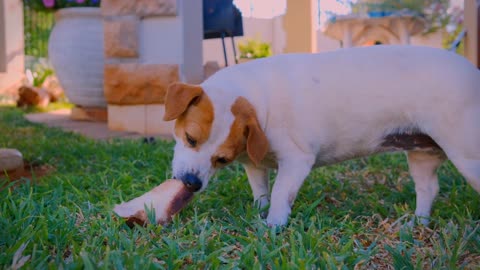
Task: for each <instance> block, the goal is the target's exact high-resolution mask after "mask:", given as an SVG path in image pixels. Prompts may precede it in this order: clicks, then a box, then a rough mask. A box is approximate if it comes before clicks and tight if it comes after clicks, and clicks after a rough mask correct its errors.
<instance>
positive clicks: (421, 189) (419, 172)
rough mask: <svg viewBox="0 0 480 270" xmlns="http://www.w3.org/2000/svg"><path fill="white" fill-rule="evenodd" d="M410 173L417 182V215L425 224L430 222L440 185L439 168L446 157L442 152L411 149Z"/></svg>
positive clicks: (409, 154)
mask: <svg viewBox="0 0 480 270" xmlns="http://www.w3.org/2000/svg"><path fill="white" fill-rule="evenodd" d="M407 159H408V166H409V169H410V174H411V176H412V178H413V181H414V182H415V192H416V201H417V207H416V209H415V215H416V216H417V217H419V218H420V222H421V223H422V224H424V225H427V224H428V221H429V217H430V210H431V208H432V203H433V200H434V199H435V197H436V195H437V193H438V190H439V186H438V178H437V168H438V167H439V166H440V165H441V164H442V162H443V161H444V160H445V159H446V158H445V155H444V154H443V153H442V152H435V153H432V152H422V151H409V152H408V153H407Z"/></svg>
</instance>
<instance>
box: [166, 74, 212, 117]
mask: <svg viewBox="0 0 480 270" xmlns="http://www.w3.org/2000/svg"><path fill="white" fill-rule="evenodd" d="M202 94H203V89H202V87H200V86H197V85H191V84H185V83H172V84H170V85H169V86H168V89H167V94H166V95H165V115H164V116H163V120H164V121H170V120H175V119H177V118H178V117H179V116H180V115H182V113H184V112H185V111H186V110H187V109H188V107H189V106H190V105H191V104H192V103H194V101H195V100H196V99H197V98H198V97H200V96H201V95H202Z"/></svg>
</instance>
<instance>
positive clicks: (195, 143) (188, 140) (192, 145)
mask: <svg viewBox="0 0 480 270" xmlns="http://www.w3.org/2000/svg"><path fill="white" fill-rule="evenodd" d="M185 138H186V139H187V142H188V144H189V145H190V146H191V147H195V146H197V140H195V139H194V138H192V136H190V135H189V134H188V133H185Z"/></svg>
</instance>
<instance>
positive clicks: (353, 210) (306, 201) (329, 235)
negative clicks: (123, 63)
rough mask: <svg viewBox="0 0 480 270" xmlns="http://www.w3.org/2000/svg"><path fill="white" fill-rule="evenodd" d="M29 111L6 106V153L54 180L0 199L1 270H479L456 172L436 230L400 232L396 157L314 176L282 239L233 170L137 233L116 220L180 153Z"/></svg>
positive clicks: (478, 251) (477, 238) (479, 212)
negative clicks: (33, 118)
mask: <svg viewBox="0 0 480 270" xmlns="http://www.w3.org/2000/svg"><path fill="white" fill-rule="evenodd" d="M23 113H24V112H23V111H21V110H18V109H15V108H11V107H0V147H12V148H17V149H19V150H20V151H21V152H23V154H24V157H25V158H26V160H28V161H29V162H32V163H36V164H49V165H52V166H54V167H55V168H56V170H55V172H54V173H52V174H51V175H49V176H47V177H45V178H42V179H37V180H36V181H35V183H33V181H27V182H26V183H25V184H23V185H20V186H19V187H17V188H15V189H2V190H1V191H0V198H2V200H1V202H0V228H1V230H0V268H9V267H13V268H15V267H17V266H20V265H22V263H25V265H24V267H25V268H41V269H43V268H54V269H56V268H65V269H79V268H86V269H96V268H101V269H199V268H200V269H217V268H222V269H307V268H308V269H312V268H313V269H374V268H377V269H478V268H479V267H480V221H479V219H480V207H479V206H480V195H479V194H478V193H476V192H475V191H474V190H473V189H472V188H471V187H470V186H468V185H467V184H466V183H465V181H464V180H463V178H462V176H461V175H460V174H459V173H458V172H457V171H456V169H455V168H454V167H453V166H452V165H451V164H450V163H446V164H445V165H443V166H442V168H441V169H440V171H439V177H440V187H441V191H440V195H439V197H438V198H437V200H436V201H435V204H434V208H433V217H432V223H431V225H430V227H429V228H427V227H423V226H418V227H415V228H414V229H413V230H410V229H408V227H406V226H402V224H404V223H405V222H406V221H407V220H409V219H410V217H411V213H412V212H413V210H414V207H415V199H414V198H415V193H414V186H413V183H412V181H411V180H410V178H409V175H408V173H407V165H406V161H405V158H404V156H403V155H402V154H389V155H377V156H374V157H370V158H365V159H358V160H353V161H350V162H345V163H342V164H339V165H336V166H329V167H325V168H319V169H317V170H315V171H313V172H312V174H311V175H310V176H309V178H308V180H307V181H306V183H305V184H304V186H303V187H302V189H301V191H300V193H299V196H298V198H297V201H296V203H295V205H294V208H293V212H292V216H291V219H290V220H289V225H288V226H286V227H285V228H283V230H281V231H275V230H273V229H270V228H268V227H266V226H265V225H263V221H262V219H261V218H260V217H259V214H260V213H259V211H258V210H257V209H256V208H255V207H253V205H252V202H251V200H252V196H251V193H250V188H249V186H248V183H247V179H246V176H245V174H244V172H243V170H242V169H241V168H240V166H239V165H237V164H234V165H232V166H229V167H228V168H226V169H224V170H223V171H221V172H219V173H218V174H217V175H216V177H215V178H216V179H215V180H214V181H212V182H211V184H210V186H209V188H208V189H207V190H206V191H205V192H204V193H202V194H198V195H196V196H195V198H194V200H193V201H192V202H191V203H190V204H189V206H187V207H186V208H185V209H184V210H183V211H181V212H180V214H179V215H177V216H175V218H174V220H173V222H172V223H171V224H169V225H167V226H152V225H149V226H148V227H146V228H141V227H136V228H134V229H130V228H128V227H127V226H126V225H125V224H124V222H123V221H122V220H119V219H118V218H117V217H116V216H115V215H114V214H113V213H112V211H111V210H112V208H113V206H114V205H115V204H116V203H119V202H121V201H122V200H130V199H132V198H133V197H135V196H139V195H141V194H143V193H144V192H146V191H148V190H150V189H151V188H153V187H154V186H156V185H158V184H159V183H161V182H162V181H163V180H164V179H166V178H169V175H170V161H171V158H172V154H173V153H172V143H167V142H157V143H156V144H154V145H148V144H143V143H142V142H141V140H112V141H108V142H99V141H93V140H90V139H86V138H83V137H81V136H78V135H75V134H72V133H66V132H63V131H61V130H58V129H53V128H46V127H44V126H41V125H35V124H30V123H28V122H27V121H25V120H24V118H23ZM34 180H35V179H34ZM0 181H1V180H0ZM4 184H5V182H3V183H0V186H2V185H4Z"/></svg>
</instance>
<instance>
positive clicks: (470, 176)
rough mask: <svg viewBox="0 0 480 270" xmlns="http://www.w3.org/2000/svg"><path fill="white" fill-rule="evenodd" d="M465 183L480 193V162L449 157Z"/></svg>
mask: <svg viewBox="0 0 480 270" xmlns="http://www.w3.org/2000/svg"><path fill="white" fill-rule="evenodd" d="M449 158H450V160H451V161H452V162H453V164H454V165H455V167H457V169H458V170H459V171H460V173H461V174H462V175H463V176H464V177H465V179H466V180H467V182H468V183H469V184H470V185H472V187H473V189H475V190H476V191H477V192H478V193H480V160H478V159H466V158H461V157H449Z"/></svg>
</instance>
